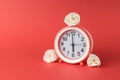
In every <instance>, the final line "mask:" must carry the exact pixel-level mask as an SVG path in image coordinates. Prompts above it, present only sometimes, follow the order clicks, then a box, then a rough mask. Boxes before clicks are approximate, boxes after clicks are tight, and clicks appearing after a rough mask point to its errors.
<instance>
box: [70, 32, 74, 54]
mask: <svg viewBox="0 0 120 80" xmlns="http://www.w3.org/2000/svg"><path fill="white" fill-rule="evenodd" d="M71 45H72V52H74V42H73V34H72V44H71Z"/></svg>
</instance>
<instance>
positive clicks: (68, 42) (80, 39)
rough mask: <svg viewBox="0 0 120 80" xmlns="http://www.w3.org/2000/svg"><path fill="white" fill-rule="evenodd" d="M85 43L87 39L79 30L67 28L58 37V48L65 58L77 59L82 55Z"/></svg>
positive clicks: (85, 46)
mask: <svg viewBox="0 0 120 80" xmlns="http://www.w3.org/2000/svg"><path fill="white" fill-rule="evenodd" d="M87 44H88V43H87V40H86V38H85V36H84V35H83V34H82V33H81V32H79V31H77V30H68V31H66V32H64V33H63V34H62V35H61V37H60V41H59V48H60V51H61V53H62V55H63V56H65V57H66V58H68V59H78V58H81V57H82V56H84V54H85V51H86V48H87Z"/></svg>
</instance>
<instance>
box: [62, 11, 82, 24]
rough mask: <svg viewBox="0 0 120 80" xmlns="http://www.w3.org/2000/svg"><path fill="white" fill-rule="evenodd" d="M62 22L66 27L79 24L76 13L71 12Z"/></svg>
mask: <svg viewBox="0 0 120 80" xmlns="http://www.w3.org/2000/svg"><path fill="white" fill-rule="evenodd" d="M64 22H65V23H66V24H67V25H68V26H76V25H78V24H79V23H80V15H79V14H77V13H76V12H71V13H69V14H68V15H67V16H66V17H65V19H64Z"/></svg>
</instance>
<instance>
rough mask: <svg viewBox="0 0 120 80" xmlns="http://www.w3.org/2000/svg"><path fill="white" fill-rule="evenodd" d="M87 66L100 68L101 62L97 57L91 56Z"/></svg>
mask: <svg viewBox="0 0 120 80" xmlns="http://www.w3.org/2000/svg"><path fill="white" fill-rule="evenodd" d="M87 65H88V66H90V67H94V66H100V65H101V61H100V59H99V57H98V56H97V55H95V54H90V56H89V57H88V59H87Z"/></svg>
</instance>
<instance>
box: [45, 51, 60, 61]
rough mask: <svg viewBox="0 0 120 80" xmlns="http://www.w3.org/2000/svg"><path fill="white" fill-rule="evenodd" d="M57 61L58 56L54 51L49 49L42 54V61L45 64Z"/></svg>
mask: <svg viewBox="0 0 120 80" xmlns="http://www.w3.org/2000/svg"><path fill="white" fill-rule="evenodd" d="M57 59H58V56H57V55H56V53H55V50H54V49H49V50H47V51H46V52H45V53H44V56H43V60H44V61H45V62H47V63H51V62H55V61H56V60H57Z"/></svg>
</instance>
